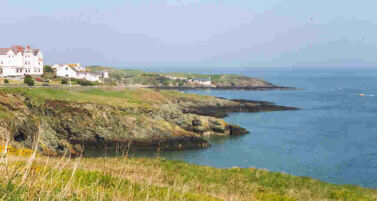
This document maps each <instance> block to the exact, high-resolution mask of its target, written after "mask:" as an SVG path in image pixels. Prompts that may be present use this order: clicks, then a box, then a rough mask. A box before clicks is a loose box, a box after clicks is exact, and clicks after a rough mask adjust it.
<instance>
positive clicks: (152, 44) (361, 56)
mask: <svg viewBox="0 0 377 201" xmlns="http://www.w3.org/2000/svg"><path fill="white" fill-rule="evenodd" d="M376 7H377V1H373V0H363V1H354V0H331V1H328V0H327V1H325V0H316V1H303V0H264V1H260V0H258V1H257V0H249V1H245V0H222V1H215V0H207V1H200V0H192V1H184V0H180V1H176V0H168V1H157V0H155V1H145V0H138V1H120V0H112V1H100V0H65V1H50V0H33V1H30V0H17V1H14V0H12V1H4V0H1V1H0V27H1V30H2V32H1V37H0V44H1V45H0V46H2V47H8V46H11V45H13V44H20V45H28V44H30V45H32V47H35V48H40V49H42V51H43V52H44V54H45V57H46V62H47V63H49V64H52V63H65V62H81V63H84V64H86V65H94V64H99V65H108V66H118V67H131V68H138V67H149V68H156V69H157V68H163V67H169V68H172V67H175V68H177V69H178V70H179V69H180V68H181V69H185V68H198V69H200V68H204V67H205V68H206V69H229V68H231V69H236V68H237V69H243V68H247V69H249V68H250V69H251V68H290V67H294V68H311V67H318V68H320V67H325V68H330V67H331V68H332V67H334V68H349V67H360V68H361V67H375V66H377V65H376V64H377V56H376V55H377V37H376V36H377V14H376V13H375V11H374V9H375V8H376Z"/></svg>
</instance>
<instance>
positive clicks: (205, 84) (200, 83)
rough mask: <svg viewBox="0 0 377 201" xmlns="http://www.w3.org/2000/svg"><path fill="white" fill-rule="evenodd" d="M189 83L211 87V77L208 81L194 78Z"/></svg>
mask: <svg viewBox="0 0 377 201" xmlns="http://www.w3.org/2000/svg"><path fill="white" fill-rule="evenodd" d="M190 81H191V83H194V84H197V85H204V86H211V85H212V82H211V76H209V78H208V79H205V78H194V79H191V80H190Z"/></svg>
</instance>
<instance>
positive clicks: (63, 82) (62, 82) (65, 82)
mask: <svg viewBox="0 0 377 201" xmlns="http://www.w3.org/2000/svg"><path fill="white" fill-rule="evenodd" d="M60 83H61V84H68V81H67V80H66V79H62V81H60Z"/></svg>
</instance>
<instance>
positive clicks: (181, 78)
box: [165, 75, 188, 80]
mask: <svg viewBox="0 0 377 201" xmlns="http://www.w3.org/2000/svg"><path fill="white" fill-rule="evenodd" d="M165 77H166V78H168V79H171V80H187V79H188V78H186V77H180V76H172V75H165Z"/></svg>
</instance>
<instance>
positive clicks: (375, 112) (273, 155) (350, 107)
mask: <svg viewBox="0 0 377 201" xmlns="http://www.w3.org/2000/svg"><path fill="white" fill-rule="evenodd" d="M243 74H244V75H249V76H252V77H259V78H263V79H265V80H267V81H270V82H272V83H274V84H277V85H280V86H291V87H298V88H301V89H300V90H274V91H243V90H239V91H234V90H229V91H222V90H191V91H185V92H186V93H196V94H205V95H211V96H218V97H224V98H230V99H233V98H237V99H239V98H240V99H248V100H261V101H270V102H274V103H276V104H278V105H284V106H294V107H299V108H301V110H298V111H277V112H263V113H233V114H231V115H230V116H229V117H227V118H226V121H227V122H229V123H232V124H237V125H240V126H242V127H244V128H246V129H248V130H249V131H250V132H251V133H250V134H249V135H245V136H242V137H212V138H210V139H209V141H210V143H211V144H212V145H213V146H212V147H211V148H209V149H205V150H195V151H182V152H163V153H161V155H162V156H163V157H166V158H169V159H177V160H183V161H186V162H189V163H194V164H200V165H209V166H214V167H219V168H229V167H233V166H238V167H256V168H263V169H268V170H270V171H276V172H285V173H289V174H293V175H299V176H309V177H313V178H316V179H320V180H323V181H327V182H331V183H338V184H354V185H360V186H364V187H372V188H377V71H361V72H360V71H350V70H349V71H286V72H285V71H277V72H273V71H266V72H262V71H256V72H247V73H243ZM360 93H363V94H366V96H364V97H360V96H358V94H360Z"/></svg>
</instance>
